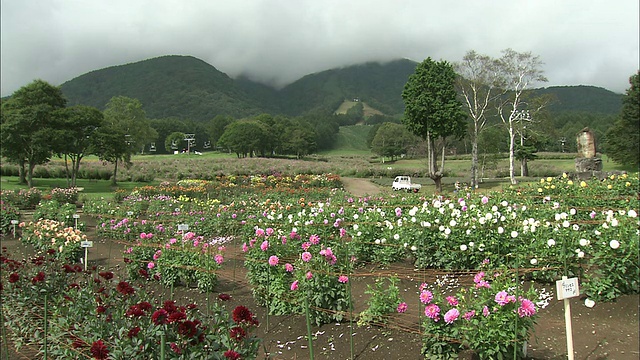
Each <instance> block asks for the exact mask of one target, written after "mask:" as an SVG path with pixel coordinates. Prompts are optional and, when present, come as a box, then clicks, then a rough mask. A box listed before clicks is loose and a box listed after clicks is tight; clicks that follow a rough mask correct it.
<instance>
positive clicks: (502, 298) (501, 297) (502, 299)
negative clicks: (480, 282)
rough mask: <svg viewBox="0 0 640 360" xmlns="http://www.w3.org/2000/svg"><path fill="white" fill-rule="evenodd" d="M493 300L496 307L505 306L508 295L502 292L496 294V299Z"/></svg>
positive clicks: (507, 301)
mask: <svg viewBox="0 0 640 360" xmlns="http://www.w3.org/2000/svg"><path fill="white" fill-rule="evenodd" d="M494 300H495V302H497V303H498V305H500V306H505V305H507V304H508V303H509V294H507V292H506V291H504V290H502V291H500V292H499V293H497V294H496V297H495V299H494Z"/></svg>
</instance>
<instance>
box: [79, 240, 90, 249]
mask: <svg viewBox="0 0 640 360" xmlns="http://www.w3.org/2000/svg"><path fill="white" fill-rule="evenodd" d="M80 247H83V248H90V247H93V241H81V242H80Z"/></svg>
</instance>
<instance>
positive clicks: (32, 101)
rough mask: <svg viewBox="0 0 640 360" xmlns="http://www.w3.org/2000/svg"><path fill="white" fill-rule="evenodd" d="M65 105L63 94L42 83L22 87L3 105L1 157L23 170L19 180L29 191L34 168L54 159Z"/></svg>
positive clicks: (38, 81) (0, 116)
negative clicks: (58, 121) (57, 124)
mask: <svg viewBox="0 0 640 360" xmlns="http://www.w3.org/2000/svg"><path fill="white" fill-rule="evenodd" d="M65 105H66V99H65V98H64V96H63V95H62V91H60V89H59V88H57V87H55V86H53V85H51V84H49V83H47V82H45V81H42V80H36V81H34V82H32V83H30V84H28V85H25V86H23V87H21V88H20V89H18V90H17V91H16V92H14V93H13V95H12V96H11V98H10V99H9V100H7V101H4V102H3V103H2V111H1V113H0V120H1V125H0V134H2V135H1V142H2V147H1V148H0V154H1V155H2V156H3V157H5V158H7V159H8V160H9V161H10V162H12V163H15V164H17V165H18V166H19V167H20V180H21V182H23V181H26V182H27V184H28V185H29V187H32V186H33V181H32V180H33V179H32V178H33V169H34V168H35V166H36V165H39V164H44V163H46V162H47V161H49V159H50V157H51V155H52V152H53V146H52V144H51V143H50V142H51V140H52V137H51V132H52V130H54V129H56V127H55V121H54V117H55V113H56V111H58V110H60V109H62V108H64V107H65Z"/></svg>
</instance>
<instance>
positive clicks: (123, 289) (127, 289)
mask: <svg viewBox="0 0 640 360" xmlns="http://www.w3.org/2000/svg"><path fill="white" fill-rule="evenodd" d="M116 290H117V291H118V292H119V293H120V294H122V295H132V294H134V293H135V292H136V290H135V289H134V288H133V286H131V285H130V284H129V283H128V282H126V281H120V282H119V283H118V285H116Z"/></svg>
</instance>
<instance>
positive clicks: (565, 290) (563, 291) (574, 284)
mask: <svg viewBox="0 0 640 360" xmlns="http://www.w3.org/2000/svg"><path fill="white" fill-rule="evenodd" d="M556 290H557V294H558V300H562V299H568V298H572V297H577V296H580V289H578V278H570V279H562V280H558V281H556Z"/></svg>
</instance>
